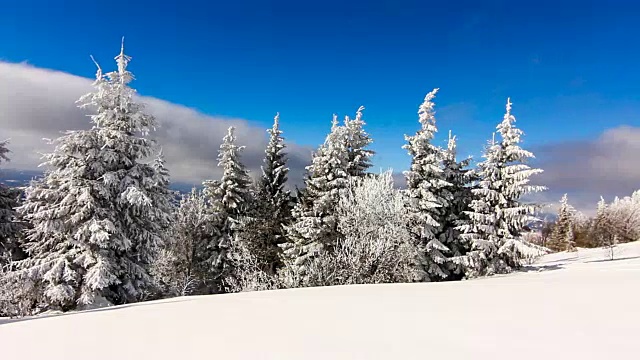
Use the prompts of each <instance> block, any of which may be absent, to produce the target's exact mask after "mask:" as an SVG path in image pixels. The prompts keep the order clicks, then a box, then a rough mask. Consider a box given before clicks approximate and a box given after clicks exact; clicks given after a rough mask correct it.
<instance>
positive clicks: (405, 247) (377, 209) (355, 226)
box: [281, 172, 420, 287]
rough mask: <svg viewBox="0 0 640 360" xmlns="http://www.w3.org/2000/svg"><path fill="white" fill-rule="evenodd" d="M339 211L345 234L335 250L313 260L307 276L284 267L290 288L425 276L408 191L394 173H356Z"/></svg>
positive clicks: (339, 225)
mask: <svg viewBox="0 0 640 360" xmlns="http://www.w3.org/2000/svg"><path fill="white" fill-rule="evenodd" d="M336 215H337V219H338V224H337V228H338V231H339V232H340V233H342V234H344V238H342V239H340V240H339V241H338V242H337V244H336V245H335V247H334V250H333V251H322V252H320V253H319V254H317V255H316V256H315V257H314V258H313V259H312V260H311V261H310V262H309V264H308V265H307V267H306V272H305V277H304V278H301V277H297V276H296V275H295V272H294V271H292V270H291V269H286V270H285V271H283V272H281V275H284V276H283V280H282V281H283V282H284V284H285V285H286V286H287V287H298V286H327V285H348V284H377V283H391V282H411V281H415V280H416V279H418V278H419V274H420V273H419V270H418V267H417V263H418V262H417V258H418V254H419V252H418V249H417V246H416V245H415V244H414V243H413V241H412V237H411V235H410V233H409V231H408V227H407V224H406V221H407V210H406V207H405V199H404V197H403V196H402V194H401V193H400V192H399V191H398V190H396V189H394V188H393V179H392V177H391V172H386V173H383V174H381V175H378V176H369V177H365V178H350V179H349V184H348V186H347V191H346V192H345V195H344V196H343V197H342V198H341V199H340V201H339V203H338V206H337V209H336Z"/></svg>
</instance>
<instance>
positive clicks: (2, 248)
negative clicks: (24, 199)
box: [0, 140, 21, 266]
mask: <svg viewBox="0 0 640 360" xmlns="http://www.w3.org/2000/svg"><path fill="white" fill-rule="evenodd" d="M8 143H9V141H8V140H5V141H0V165H1V164H2V162H3V161H9V157H8V156H7V154H8V153H9V152H10V151H9V149H8V148H7V144H8ZM0 171H1V170H0ZM19 197H20V191H18V190H17V189H14V188H12V187H10V186H7V185H5V184H2V183H0V266H2V265H3V263H4V261H8V260H10V259H11V258H13V255H14V253H15V252H16V251H17V250H18V244H17V235H18V232H19V231H20V229H21V226H20V224H19V222H18V221H17V219H16V211H15V208H16V207H17V206H18V205H19V202H18V200H19Z"/></svg>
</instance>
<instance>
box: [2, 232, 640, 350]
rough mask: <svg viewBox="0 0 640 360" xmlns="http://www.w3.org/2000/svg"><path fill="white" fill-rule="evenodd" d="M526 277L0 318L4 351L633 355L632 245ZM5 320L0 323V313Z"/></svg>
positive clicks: (546, 265)
mask: <svg viewBox="0 0 640 360" xmlns="http://www.w3.org/2000/svg"><path fill="white" fill-rule="evenodd" d="M608 256H609V253H608V251H607V250H605V249H590V250H585V249H580V251H579V252H578V253H559V254H553V255H548V256H546V257H545V258H543V259H542V261H540V262H539V263H537V264H536V265H533V266H531V267H529V268H527V269H525V272H524V273H518V274H513V275H508V276H499V277H492V278H485V279H480V280H472V281H463V282H450V283H436V284H426V283H420V284H390V285H363V286H341V287H327V288H309V289H295V290H279V291H266V292H255V293H242V294H230V295H214V296H200V297H182V298H175V299H170V300H164V301H156V302H147V303H139V304H135V305H126V306H118V307H112V308H107V309H101V310H94V311H86V312H79V313H72V314H67V315H61V316H50V317H41V318H31V319H20V320H4V323H2V324H1V325H0V348H2V357H3V358H6V359H47V360H54V359H66V360H71V359H84V358H90V359H92V360H99V359H113V358H118V359H154V360H161V359H213V358H220V359H426V358H446V359H451V360H453V359H491V360H497V359H514V358H518V359H562V358H568V359H637V358H638V347H637V337H638V334H640V310H639V307H638V296H637V295H638V293H637V289H638V284H639V283H640V243H631V244H625V245H621V246H619V247H618V249H617V250H616V254H615V256H616V260H613V261H610V260H607V258H608ZM0 321H2V320H0Z"/></svg>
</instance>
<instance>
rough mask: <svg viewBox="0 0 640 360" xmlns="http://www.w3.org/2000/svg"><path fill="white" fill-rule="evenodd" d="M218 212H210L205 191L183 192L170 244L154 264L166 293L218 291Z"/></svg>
mask: <svg viewBox="0 0 640 360" xmlns="http://www.w3.org/2000/svg"><path fill="white" fill-rule="evenodd" d="M216 216H217V214H212V213H211V211H209V208H208V205H207V201H206V198H205V196H204V195H203V194H202V192H200V191H197V190H196V189H193V190H192V191H191V193H189V194H186V195H183V197H182V200H181V201H180V207H179V208H178V210H177V212H176V215H175V221H174V223H173V226H172V228H171V231H170V232H169V234H168V235H169V236H168V240H167V243H166V246H165V247H164V248H163V249H162V250H161V253H160V256H159V257H158V261H156V263H155V264H154V266H153V275H154V277H155V278H156V281H157V283H158V285H159V288H160V290H161V291H162V293H163V294H164V295H165V296H183V295H192V294H200V295H203V294H213V293H216V292H218V290H219V289H218V283H219V281H220V279H219V275H220V274H219V273H218V272H217V271H216V269H215V267H214V266H213V264H214V263H215V261H216V260H217V257H218V253H217V252H216V245H217V244H216V241H217V240H218V239H219V235H220V234H219V233H218V232H217V228H216V227H215V224H217V223H218V222H219V219H217V218H216Z"/></svg>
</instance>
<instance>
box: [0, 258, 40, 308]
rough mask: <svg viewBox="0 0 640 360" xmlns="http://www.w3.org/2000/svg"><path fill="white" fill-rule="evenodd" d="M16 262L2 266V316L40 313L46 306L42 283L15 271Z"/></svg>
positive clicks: (0, 269) (0, 280)
mask: <svg viewBox="0 0 640 360" xmlns="http://www.w3.org/2000/svg"><path fill="white" fill-rule="evenodd" d="M14 268H15V264H14V263H11V262H9V263H6V264H5V265H4V266H0V317H20V316H28V315H33V314H35V313H38V312H39V311H40V310H42V308H41V307H46V303H45V302H44V301H43V299H42V293H43V292H42V283H41V282H39V281H37V280H33V279H31V278H29V277H27V276H25V274H21V273H19V272H15V271H13V270H14Z"/></svg>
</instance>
